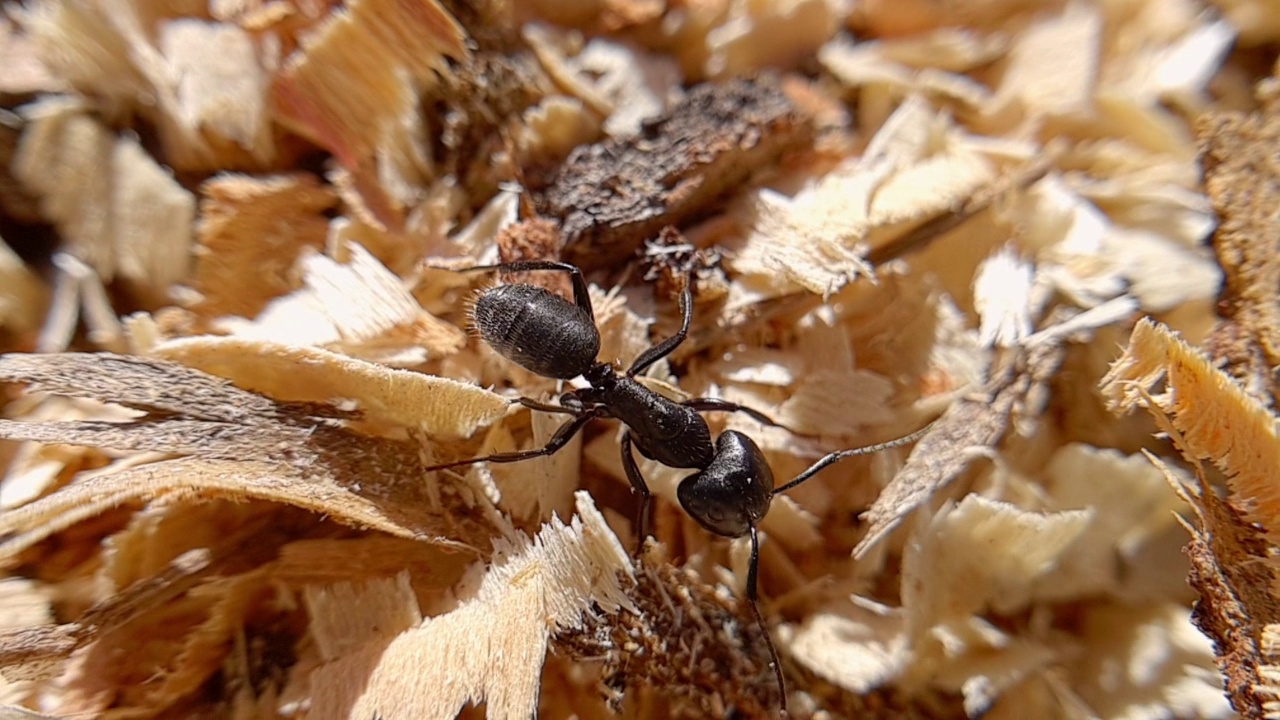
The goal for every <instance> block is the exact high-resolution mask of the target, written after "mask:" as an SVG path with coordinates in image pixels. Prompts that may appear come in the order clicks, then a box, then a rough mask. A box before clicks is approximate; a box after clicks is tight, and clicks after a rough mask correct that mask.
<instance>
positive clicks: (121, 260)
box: [14, 100, 195, 291]
mask: <svg viewBox="0 0 1280 720" xmlns="http://www.w3.org/2000/svg"><path fill="white" fill-rule="evenodd" d="M26 112H27V118H28V121H29V122H28V126H27V129H26V131H25V132H24V133H23V137H22V141H21V144H20V146H19V148H18V154H17V157H15V158H14V175H15V177H17V178H18V179H19V180H21V181H22V183H23V185H24V186H25V187H26V188H27V189H28V190H29V191H30V192H31V193H32V194H33V195H35V196H36V197H38V198H40V199H41V210H42V213H43V214H44V216H45V217H47V218H49V219H50V220H52V221H53V222H54V223H55V224H56V225H57V226H58V227H59V229H60V231H61V232H62V234H63V236H64V237H66V238H67V239H68V240H69V241H70V243H71V247H72V248H73V250H72V252H73V253H74V254H75V255H76V256H77V257H78V258H80V259H81V260H83V261H85V262H86V263H88V264H89V265H90V266H92V267H93V268H94V270H95V271H97V273H98V275H99V276H100V277H101V278H102V279H104V280H110V279H112V278H114V277H123V278H125V279H128V280H131V281H133V282H135V283H139V284H140V285H143V286H144V287H149V288H151V289H153V290H156V291H160V290H164V289H166V288H168V287H169V285H171V284H173V283H175V282H178V281H180V280H183V279H185V278H186V275H187V271H188V264H189V254H190V251H191V241H192V225H193V220H194V219H195V198H194V197H193V196H192V195H191V193H190V192H188V191H187V190H186V189H184V188H183V187H182V186H180V185H179V184H178V183H177V182H176V181H175V180H174V178H173V177H172V176H171V175H170V173H169V171H167V170H165V169H163V168H162V167H161V166H160V165H159V164H158V163H157V162H156V161H155V159H153V158H152V157H151V156H150V155H149V154H147V153H146V151H144V150H143V148H142V146H141V145H140V144H139V143H138V141H137V140H136V139H133V138H131V137H128V136H120V137H116V136H114V135H113V134H112V133H111V132H110V131H108V130H107V128H106V127H105V126H103V125H102V124H101V123H100V122H99V121H98V120H95V119H94V118H93V117H92V116H91V115H90V114H89V113H88V111H87V109H86V108H84V107H81V106H79V105H78V104H77V103H76V102H75V101H69V100H56V101H42V102H39V103H37V104H35V105H33V106H29V107H28V109H27V111H26Z"/></svg>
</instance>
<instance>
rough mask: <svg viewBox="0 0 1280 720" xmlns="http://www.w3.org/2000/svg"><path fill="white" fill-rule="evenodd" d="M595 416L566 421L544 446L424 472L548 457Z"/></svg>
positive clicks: (589, 414)
mask: <svg viewBox="0 0 1280 720" xmlns="http://www.w3.org/2000/svg"><path fill="white" fill-rule="evenodd" d="M595 416H596V414H595V413H594V412H590V411H588V412H586V413H584V414H582V415H579V416H578V417H576V418H574V419H572V420H570V421H568V422H566V423H565V424H563V425H561V426H560V429H559V430H556V434H555V435H552V436H551V439H550V440H548V441H547V444H546V445H543V446H542V447H540V448H538V449H536V450H521V451H520V452H509V453H497V454H495V455H485V456H484V457H478V458H471V459H470V460H458V461H456V462H451V463H445V464H443V465H432V466H431V467H428V468H425V469H424V472H435V471H436V470H446V469H448V468H454V467H462V466H463V465H474V464H476V463H482V462H492V463H513V462H520V461H521V460H532V459H533V458H536V457H546V456H548V455H554V454H555V453H556V452H558V451H559V450H560V449H561V448H563V447H564V446H565V445H568V444H569V441H570V440H572V439H573V436H574V435H577V434H578V431H579V430H581V429H582V428H583V426H585V425H586V424H587V422H588V421H590V420H591V419H592V418H594V417H595Z"/></svg>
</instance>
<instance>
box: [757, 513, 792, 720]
mask: <svg viewBox="0 0 1280 720" xmlns="http://www.w3.org/2000/svg"><path fill="white" fill-rule="evenodd" d="M759 572H760V536H759V533H758V532H757V531H756V526H755V525H752V526H751V560H750V561H749V562H748V564H747V604H748V605H750V606H751V614H752V615H755V616H756V624H757V625H759V626H760V634H761V635H763V636H764V644H765V645H767V646H768V647H769V663H770V664H771V665H772V666H773V674H774V677H776V678H777V679H778V693H779V694H780V695H781V697H782V700H781V703H780V704H781V706H782V708H781V709H782V713H781V714H782V717H786V716H787V681H786V679H785V678H784V677H783V676H782V663H781V662H780V661H779V660H778V649H777V648H775V647H774V646H773V638H771V637H769V626H768V625H765V623H764V616H763V615H761V614H760V604H759V601H760V596H759V593H758V592H757V590H756V576H757V575H758V574H759Z"/></svg>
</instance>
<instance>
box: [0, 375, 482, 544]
mask: <svg viewBox="0 0 1280 720" xmlns="http://www.w3.org/2000/svg"><path fill="white" fill-rule="evenodd" d="M0 376H3V377H4V378H5V379H8V380H11V381H12V380H25V381H27V382H29V383H31V385H32V386H33V387H34V388H36V389H41V390H46V391H51V392H57V393H62V394H70V395H77V396H89V397H95V398H99V399H102V400H109V401H113V402H116V403H119V404H122V405H125V406H128V407H133V408H137V409H142V410H146V411H149V413H150V415H149V416H146V417H143V418H140V419H138V420H135V421H132V422H125V423H103V422H94V421H80V422H62V423H58V422H51V423H38V422H29V423H24V422H15V421H4V422H3V424H2V426H0V433H3V434H4V436H5V437H8V438H12V439H27V440H40V441H43V442H70V443H77V444H85V445H95V446H101V447H111V448H116V449H128V450H148V451H159V452H164V453H170V454H179V455H190V456H191V457H186V458H183V459H178V460H171V461H166V462H162V463H157V464H150V465H142V466H139V467H135V468H128V467H126V468H123V469H119V470H117V471H114V472H108V473H106V474H103V475H100V476H98V477H92V478H83V479H82V480H81V481H80V482H77V483H74V484H72V485H69V486H68V487H66V488H65V489H63V490H61V491H59V492H56V493H54V494H52V495H50V496H48V497H45V498H42V499H40V500H37V501H35V502H32V503H30V504H28V505H25V506H23V507H21V508H19V509H17V510H13V511H10V512H8V513H5V514H4V515H2V516H0V533H3V534H8V535H9V537H8V539H7V540H6V541H5V542H4V544H3V546H2V547H3V554H4V555H5V556H6V557H12V555H13V553H16V552H20V551H21V550H22V549H24V548H27V547H30V546H31V545H32V544H33V543H35V542H38V541H39V540H41V539H43V538H45V537H48V536H49V535H51V534H52V533H55V532H58V531H60V530H63V529H65V528H67V527H69V526H71V525H72V524H74V523H76V522H79V521H81V520H83V519H85V518H87V517H92V516H93V515H96V514H99V513H101V512H103V511H105V510H107V509H109V508H112V507H116V506H119V505H121V504H123V503H126V502H132V501H137V500H143V499H151V498H155V497H158V496H161V495H167V494H174V495H176V496H179V497H192V496H195V497H202V498H206V499H207V498H210V497H223V498H231V499H244V498H260V499H265V500H272V501H275V502H282V503H286V504H291V505H295V506H298V507H302V508H305V509H308V510H311V511H313V512H317V513H326V514H329V515H331V516H333V517H335V518H337V519H340V520H342V521H344V522H347V523H350V524H353V525H356V526H360V527H373V528H377V529H379V530H382V531H384V532H388V533H391V534H393V535H399V536H402V537H435V538H437V539H439V538H440V536H442V535H445V534H447V533H448V532H449V531H448V530H447V527H455V528H456V527H461V525H465V524H466V520H465V518H464V517H459V518H458V519H456V520H455V519H452V518H449V517H447V516H446V515H442V512H443V508H441V507H440V506H439V504H438V502H439V501H438V499H435V500H433V499H432V495H431V493H430V492H428V489H427V488H426V487H425V486H424V485H422V484H417V483H406V482H404V478H405V477H416V476H417V474H418V473H417V471H416V468H418V467H421V464H422V456H421V447H420V446H419V445H418V444H417V443H415V442H406V441H403V440H392V439H383V438H375V437H371V436H365V435H360V434H358V433H356V432H353V431H351V430H348V429H345V428H342V427H339V426H337V425H335V424H333V419H334V418H338V417H343V416H345V415H347V413H343V412H340V411H338V410H337V409H336V408H333V407H331V406H324V405H318V404H308V403H279V404H278V403H276V402H273V401H272V400H270V399H268V398H266V397H264V396H261V395H257V394H255V393H251V392H247V391H244V390H239V389H237V388H235V387H233V386H232V385H230V383H227V382H226V381H224V380H220V379H216V378H213V377H211V376H208V375H205V374H204V373H201V372H199V371H197V370H193V369H190V368H185V367H182V366H180V365H176V364H173V363H168V362H163V361H155V360H150V361H148V360H141V359H138V358H122V357H113V356H99V355H65V356H49V357H39V356H14V355H10V356H5V357H4V358H2V359H0ZM443 387H448V385H447V384H446V385H444V386H443ZM468 390H470V388H468ZM464 394H465V392H464ZM504 405H505V403H504ZM439 411H440V412H441V414H442V416H444V417H453V418H457V417H458V416H459V413H460V412H466V407H465V406H463V407H458V406H452V407H451V406H449V405H447V404H446V405H443V406H441V407H440V408H439ZM455 522H456V523H461V525H455ZM464 534H465V533H464Z"/></svg>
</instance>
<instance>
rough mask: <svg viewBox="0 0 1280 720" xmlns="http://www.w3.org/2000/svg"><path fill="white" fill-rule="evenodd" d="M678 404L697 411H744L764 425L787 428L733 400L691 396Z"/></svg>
mask: <svg viewBox="0 0 1280 720" xmlns="http://www.w3.org/2000/svg"><path fill="white" fill-rule="evenodd" d="M680 404H681V405H684V406H685V407H691V408H693V409H694V410H697V411H698V412H740V413H745V414H746V415H749V416H750V417H753V418H755V419H756V420H759V421H760V422H762V423H764V424H765V425H772V426H773V427H780V428H782V429H783V430H786V429H787V426H786V425H783V424H782V423H780V422H778V421H777V420H774V419H773V418H771V417H769V416H768V415H765V414H764V413H762V412H760V411H759V410H756V409H754V408H749V407H747V406H746V405H739V404H738V403H735V402H729V401H728V400H721V399H719V398H693V399H692V400H685V401H684V402H682V403H680Z"/></svg>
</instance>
